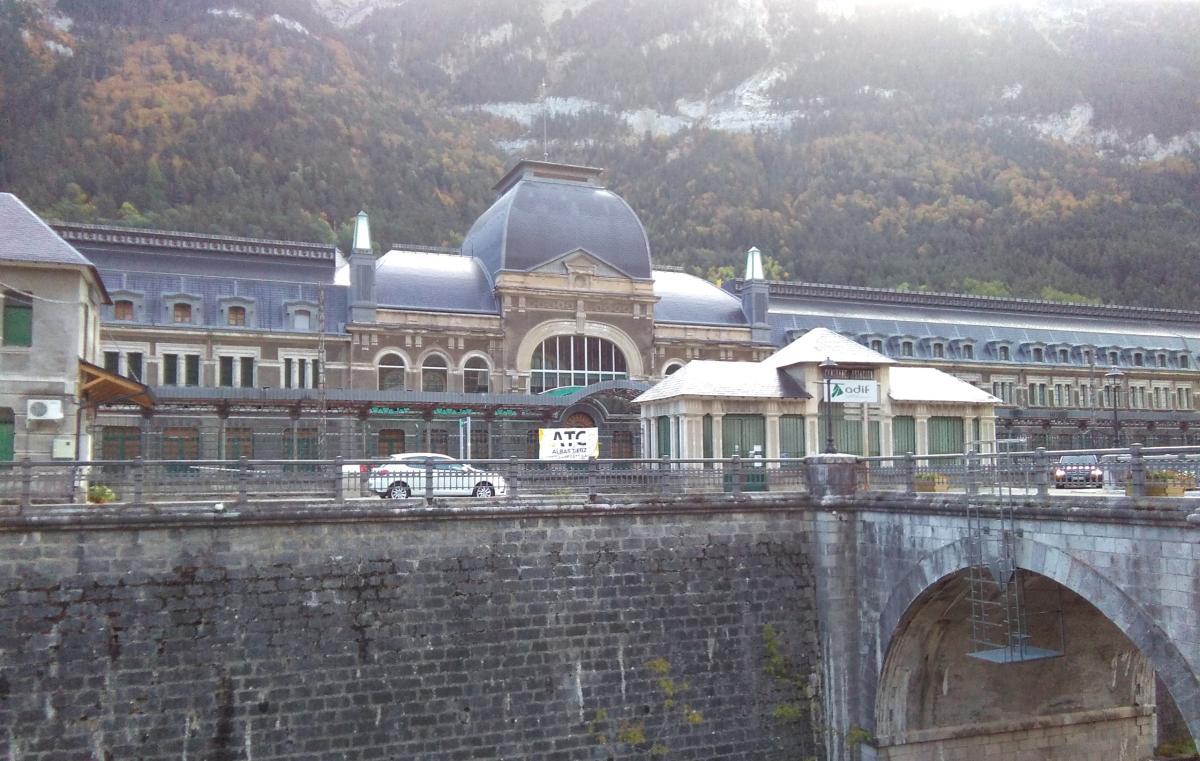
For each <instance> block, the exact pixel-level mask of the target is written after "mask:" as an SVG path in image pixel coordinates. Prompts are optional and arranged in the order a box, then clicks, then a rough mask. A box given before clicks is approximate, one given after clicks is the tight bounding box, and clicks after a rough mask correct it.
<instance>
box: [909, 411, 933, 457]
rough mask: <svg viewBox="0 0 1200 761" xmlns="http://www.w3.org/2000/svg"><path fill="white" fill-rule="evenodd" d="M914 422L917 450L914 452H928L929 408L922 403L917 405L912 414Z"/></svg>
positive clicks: (922, 453) (920, 453) (918, 453)
mask: <svg viewBox="0 0 1200 761" xmlns="http://www.w3.org/2000/svg"><path fill="white" fill-rule="evenodd" d="M913 420H914V421H915V423H916V429H917V430H916V434H917V451H916V452H914V454H917V455H927V454H929V409H928V408H927V407H925V406H924V405H922V406H920V407H917V410H916V412H915V413H914V414H913Z"/></svg>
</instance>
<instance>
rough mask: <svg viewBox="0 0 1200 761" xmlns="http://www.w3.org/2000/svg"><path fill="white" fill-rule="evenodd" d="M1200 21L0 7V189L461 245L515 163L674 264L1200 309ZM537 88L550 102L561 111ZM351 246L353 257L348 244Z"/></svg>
mask: <svg viewBox="0 0 1200 761" xmlns="http://www.w3.org/2000/svg"><path fill="white" fill-rule="evenodd" d="M1198 40H1200V6H1197V5H1196V4H1192V3H1164V4H1162V5H1136V6H1130V5H1116V4H1099V3H1073V4H1071V5H1070V6H1044V7H1035V8H1028V9H1025V10H1022V11H1020V12H1017V11H1007V12H989V13H987V14H981V15H968V16H941V17H939V16H935V15H932V14H930V13H928V12H921V11H915V12H901V11H892V12H887V13H884V12H874V13H866V12H861V13H858V14H853V15H850V16H846V15H839V14H836V13H830V12H829V11H828V9H827V8H825V7H824V6H821V7H820V8H819V7H818V6H817V5H816V4H815V3H812V4H804V3H796V2H794V0H736V1H730V0H663V1H662V2H656V3H647V2H633V1H632V0H542V1H541V2H528V3H525V2H522V3H508V2H502V1H501V0H440V1H439V2H436V3H435V2H433V0H407V1H406V0H315V2H314V3H313V4H312V5H309V4H308V3H306V2H301V0H293V1H288V0H274V1H273V0H238V1H237V2H226V3H221V4H219V5H216V6H208V5H206V4H189V5H187V6H185V7H184V9H181V8H180V5H179V4H177V3H170V2H166V0H157V1H156V2H145V1H138V0H112V2H108V3H105V4H102V5H101V4H95V3H91V2H88V1H87V0H59V1H58V2H56V3H43V4H40V5H33V4H31V3H28V2H20V1H18V0H0V186H3V187H4V188H5V189H9V190H13V191H14V192H17V193H18V194H20V195H22V196H24V197H26V198H28V199H30V200H31V202H32V203H33V204H34V205H35V206H36V207H37V208H38V209H39V210H41V211H43V212H45V213H48V214H50V215H51V216H61V217H67V218H72V219H95V220H116V221H119V222H122V223H126V224H152V225H159V226H167V227H176V228H182V229H196V230H211V231H217V232H225V233H230V234H243V235H245V234H249V235H267V236H276V237H285V238H318V239H326V240H333V239H334V238H335V237H336V236H337V235H339V234H340V235H341V236H343V238H344V236H345V234H346V230H345V228H344V227H343V225H344V222H345V221H346V220H349V218H350V217H351V216H352V214H353V213H354V212H355V211H357V210H358V208H359V207H366V208H368V210H370V211H371V212H372V222H373V226H374V227H375V229H376V233H377V238H378V239H379V240H380V241H381V242H382V243H383V244H385V245H388V244H393V243H397V242H403V241H419V242H426V243H435V244H436V243H449V244H454V243H456V242H457V241H458V240H460V239H461V236H462V235H463V234H464V233H465V231H466V229H467V227H468V226H469V225H470V222H471V221H472V220H473V219H474V217H475V216H476V215H477V214H478V213H479V212H480V211H482V209H483V208H485V207H486V205H487V204H488V203H489V202H490V199H491V196H490V191H489V188H490V185H491V182H492V181H493V180H494V179H495V177H497V176H498V174H499V172H500V170H501V167H502V166H503V165H504V164H505V163H506V162H510V161H512V160H513V156H515V155H520V154H531V155H538V156H540V154H541V152H542V145H541V138H542V132H543V124H542V114H543V112H544V113H545V114H546V117H545V120H546V124H545V130H546V132H547V133H548V135H549V136H550V145H549V146H548V147H549V150H550V152H551V155H552V158H555V159H559V160H567V161H580V162H589V163H594V164H597V165H600V166H605V167H608V168H609V170H610V172H609V175H608V182H609V184H610V185H611V186H612V187H613V188H614V189H616V190H617V191H618V192H621V193H622V194H624V195H625V196H626V197H627V198H628V200H629V201H630V203H631V204H632V205H633V206H634V208H635V209H637V210H638V212H639V214H640V215H641V216H642V218H643V220H644V222H645V224H646V227H647V231H648V233H649V235H650V237H651V244H652V247H653V250H654V252H655V258H656V260H657V261H659V262H661V263H670V264H680V265H683V266H685V267H688V268H689V269H691V270H693V271H695V272H698V273H701V274H707V275H709V276H710V277H713V278H721V277H727V276H729V275H730V274H732V270H731V269H730V266H731V265H733V264H734V263H736V262H737V261H738V260H739V257H738V254H737V252H738V251H741V250H744V249H745V248H746V247H748V246H749V245H758V246H759V247H760V248H762V249H763V250H764V251H766V252H768V253H769V255H770V256H771V258H772V260H773V264H772V266H773V267H774V268H775V270H774V271H775V272H776V273H777V274H778V275H780V276H782V275H783V274H785V273H786V274H787V275H788V276H790V277H794V278H800V279H807V280H827V281H834V282H848V283H858V284H864V285H876V286H897V285H905V286H907V287H913V288H920V287H930V288H937V289H964V290H972V291H977V292H982V293H1012V294H1015V295H1022V296H1043V297H1053V298H1078V299H1094V300H1103V301H1126V302H1134V303H1146V304H1157V305H1166V306H1181V307H1192V308H1194V307H1196V306H1197V305H1196V304H1195V298H1194V296H1193V293H1192V291H1193V287H1192V283H1195V282H1197V278H1198V277H1200V256H1197V254H1200V250H1198V249H1200V172H1198V167H1197V156H1198V154H1200V97H1198V96H1197V95H1196V93H1200V42H1198ZM543 81H544V82H545V83H546V94H547V98H546V102H545V105H544V106H543V104H542V103H541V102H540V93H541V86H542V83H543ZM344 243H345V240H344V239H343V244H344Z"/></svg>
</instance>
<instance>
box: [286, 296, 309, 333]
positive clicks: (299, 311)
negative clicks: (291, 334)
mask: <svg viewBox="0 0 1200 761" xmlns="http://www.w3.org/2000/svg"><path fill="white" fill-rule="evenodd" d="M283 306H284V309H285V310H286V312H287V325H288V329H290V330H305V331H307V330H313V329H314V328H316V326H317V319H316V317H317V305H316V304H314V303H312V302H311V301H289V302H286V303H285V304H284V305H283Z"/></svg>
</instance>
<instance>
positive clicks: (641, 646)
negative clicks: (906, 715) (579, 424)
mask: <svg viewBox="0 0 1200 761" xmlns="http://www.w3.org/2000/svg"><path fill="white" fill-rule="evenodd" d="M376 504H377V503H372V504H371V507H375V506H376ZM105 514H106V513H105V511H104V510H103V509H102V508H92V509H91V511H90V512H89V511H87V510H84V511H80V512H76V513H70V512H65V513H59V514H57V515H54V516H45V515H43V516H30V517H20V516H8V518H7V519H6V520H4V521H3V526H2V527H3V530H2V531H0V757H3V758H4V759H6V761H50V760H51V759H67V758H71V759H83V758H88V759H97V760H98V761H111V760H114V759H144V760H145V761H151V760H153V759H164V760H165V759H175V760H178V759H189V758H192V759H209V760H211V761H234V760H235V759H237V760H239V761H240V760H244V761H250V759H255V760H256V761H258V760H261V759H285V758H286V759H305V760H306V761H307V760H311V759H323V758H327V759H335V758H336V759H375V758H379V759H387V758H397V759H470V758H486V759H509V760H510V761H515V760H517V759H533V760H539V761H540V760H549V759H564V760H565V759H572V760H574V759H598V760H603V759H618V758H655V759H657V758H663V759H667V758H670V759H714V760H715V759H722V760H723V761H724V760H728V759H744V760H745V761H751V760H754V761H757V760H759V759H789V760H794V759H805V758H823V757H824V751H823V749H822V748H821V746H820V742H821V737H822V736H823V732H822V731H821V722H822V718H821V716H822V711H821V704H820V691H819V688H818V686H817V681H818V677H819V674H820V670H821V669H820V665H819V663H818V662H817V658H818V655H817V653H818V647H817V623H816V615H817V614H816V610H815V604H816V603H815V590H814V587H813V575H812V570H811V567H810V560H809V558H810V543H811V540H812V536H811V531H810V527H811V520H810V518H809V515H810V514H809V513H808V512H806V511H804V510H800V509H787V508H784V509H758V508H755V509H751V510H740V509H730V508H729V507H728V506H726V507H722V508H720V509H705V508H699V509H696V508H691V509H688V510H686V511H672V510H671V509H643V510H638V509H631V510H627V511H621V512H617V511H600V510H588V511H586V512H585V511H583V510H565V511H562V512H560V513H548V512H547V513H544V514H538V513H536V512H522V511H521V510H519V509H518V510H515V511H513V512H510V513H508V514H494V515H482V514H479V513H471V514H466V515H464V514H463V513H455V512H453V511H444V512H439V511H438V510H433V511H428V510H421V509H415V510H407V511H395V510H377V511H376V512H372V511H371V510H369V509H365V508H362V507H359V508H351V507H347V508H346V509H343V510H338V511H336V512H328V513H321V512H320V511H319V510H316V509H312V508H306V507H304V506H296V507H293V508H271V509H268V508H262V509H260V510H257V511H256V513H255V515H254V517H245V516H238V515H236V514H234V513H232V512H226V513H223V514H217V513H213V512H212V511H211V510H208V509H205V510H203V511H201V512H199V513H197V512H195V511H192V510H188V511H177V512H172V511H171V510H167V511H166V512H165V513H161V514H152V513H147V512H138V511H130V512H127V513H124V514H122V515H120V516H114V517H112V519H111V520H110V521H107V523H108V524H109V525H105V523H106V521H105V520H104V519H103V518H102V517H101V516H103V515H105Z"/></svg>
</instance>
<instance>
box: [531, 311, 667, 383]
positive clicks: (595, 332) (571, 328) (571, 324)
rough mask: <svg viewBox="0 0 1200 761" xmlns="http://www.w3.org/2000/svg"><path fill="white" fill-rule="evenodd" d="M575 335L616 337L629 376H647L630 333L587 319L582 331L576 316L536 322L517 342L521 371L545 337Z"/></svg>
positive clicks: (611, 339) (610, 338) (614, 338)
mask: <svg viewBox="0 0 1200 761" xmlns="http://www.w3.org/2000/svg"><path fill="white" fill-rule="evenodd" d="M572 335H573V336H579V335H583V336H596V337H597V338H604V339H606V340H609V341H612V342H613V343H614V344H616V345H617V348H618V349H620V350H621V352H622V353H623V354H624V355H625V367H626V368H627V371H628V375H629V377H630V378H644V377H645V376H646V369H645V364H644V362H643V361H642V352H641V350H640V349H639V348H638V345H637V342H636V341H634V340H633V338H632V337H631V336H630V335H629V334H628V333H626V332H625V331H623V330H621V329H620V328H618V327H616V326H614V325H609V324H608V323H604V322H595V321H592V320H586V321H584V323H583V330H582V331H581V330H580V329H579V323H578V322H577V321H576V320H547V321H545V322H543V323H539V324H538V325H535V326H534V327H533V328H532V329H531V330H530V331H529V332H528V333H526V334H525V336H524V337H523V338H522V339H521V343H520V344H519V345H518V346H517V357H516V360H517V363H516V364H517V368H516V369H517V372H520V373H524V374H528V373H529V371H530V370H531V369H532V365H533V350H534V349H536V348H537V347H538V345H539V344H541V342H542V341H545V340H546V339H547V338H552V337H554V336H572Z"/></svg>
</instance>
